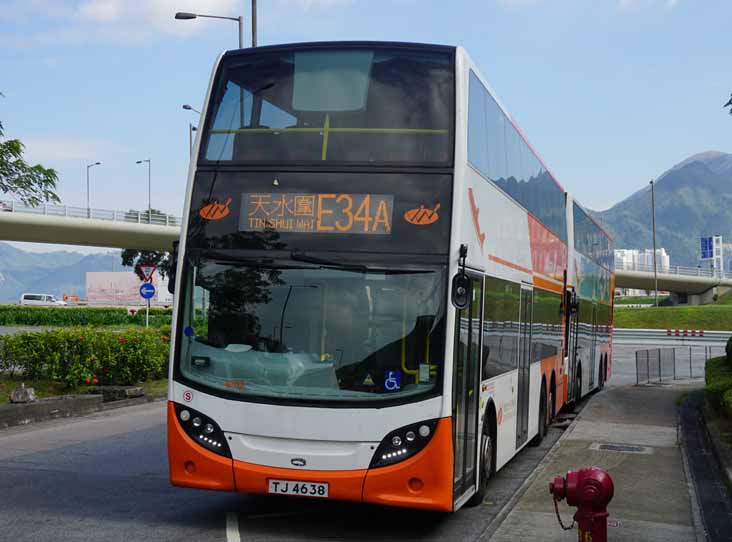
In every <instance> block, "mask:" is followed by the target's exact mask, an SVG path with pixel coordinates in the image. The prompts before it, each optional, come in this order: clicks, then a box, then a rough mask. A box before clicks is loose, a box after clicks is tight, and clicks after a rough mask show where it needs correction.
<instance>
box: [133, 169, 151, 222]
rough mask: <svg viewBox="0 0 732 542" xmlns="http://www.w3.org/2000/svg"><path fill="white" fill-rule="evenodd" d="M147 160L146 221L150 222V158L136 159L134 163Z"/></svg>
mask: <svg viewBox="0 0 732 542" xmlns="http://www.w3.org/2000/svg"><path fill="white" fill-rule="evenodd" d="M145 162H147V223H148V224H152V198H151V197H150V186H151V183H150V168H151V165H150V159H149V158H148V159H147V160H138V161H137V162H135V164H142V163H145Z"/></svg>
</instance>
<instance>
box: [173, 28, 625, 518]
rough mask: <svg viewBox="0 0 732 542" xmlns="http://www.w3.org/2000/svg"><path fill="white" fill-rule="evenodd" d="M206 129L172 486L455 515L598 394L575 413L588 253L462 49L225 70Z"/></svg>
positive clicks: (241, 64)
mask: <svg viewBox="0 0 732 542" xmlns="http://www.w3.org/2000/svg"><path fill="white" fill-rule="evenodd" d="M201 121H202V124H201V129H200V130H199V132H198V137H197V141H196V144H195V152H194V157H195V159H194V160H193V161H192V162H191V166H190V171H189V179H188V188H187V193H186V198H185V208H184V217H186V219H185V224H184V227H183V231H182V235H181V239H180V244H179V247H178V249H177V254H176V259H177V265H176V272H175V277H174V280H171V284H174V285H175V303H174V307H175V308H174V330H173V334H172V345H173V348H172V349H171V363H170V390H169V403H168V452H169V465H170V478H171V481H172V483H173V484H174V485H178V486H185V487H197V488H206V489H215V490H226V491H241V492H249V493H260V494H274V495H298V496H306V497H311V498H328V499H338V500H349V501H359V502H369V503H377V504H384V505H392V506H404V507H412V508H421V509H431V510H440V511H455V510H457V509H459V508H460V507H462V506H463V505H465V504H473V505H474V504H478V503H480V502H481V501H482V499H483V498H484V496H485V495H486V493H487V491H488V487H489V486H488V480H489V478H490V477H491V475H492V474H493V473H494V472H495V471H496V470H497V469H500V468H501V467H502V466H503V465H505V464H506V463H507V462H508V461H509V460H510V459H511V458H512V457H513V456H514V455H515V454H516V453H517V452H518V451H519V450H521V449H522V448H523V447H524V446H526V445H527V444H528V443H530V442H533V443H537V442H539V441H540V440H541V439H542V437H543V435H544V431H545V430H546V425H547V423H548V421H549V420H550V417H551V416H552V415H553V413H554V412H556V411H557V410H558V409H559V408H561V406H562V405H563V404H564V403H565V402H566V401H567V400H573V399H576V398H578V397H580V396H581V395H582V392H584V393H587V392H588V391H589V390H590V389H592V388H593V382H598V381H597V380H594V381H592V380H590V379H584V380H581V381H580V382H581V385H579V386H575V388H576V391H575V389H573V390H571V395H570V390H569V387H570V384H571V383H576V382H577V378H576V375H575V374H573V373H570V369H571V367H576V368H579V367H580V366H581V367H582V370H583V371H585V374H588V372H589V371H590V370H591V369H590V365H589V357H588V356H589V355H590V352H589V351H587V345H588V344H589V348H590V350H591V353H592V354H593V355H594V354H598V355H602V354H603V353H605V351H607V352H608V353H609V349H607V348H605V347H603V346H602V337H601V336H599V335H598V333H597V330H596V329H595V327H593V326H594V324H593V322H599V321H600V319H599V318H596V317H595V316H590V317H589V319H590V324H589V327H588V326H587V325H586V322H585V320H586V319H585V320H582V318H584V314H585V312H586V311H585V310H584V306H582V302H583V301H582V300H588V302H589V305H588V306H589V307H595V306H596V305H597V302H598V301H599V300H598V299H595V298H594V297H592V295H590V297H587V294H586V293H585V291H584V290H583V289H582V288H581V287H580V280H581V281H582V284H584V281H585V280H586V279H585V276H584V275H582V272H583V271H582V269H584V268H578V270H577V271H576V272H575V270H574V268H573V267H571V266H569V260H570V258H571V257H573V256H574V255H575V254H577V259H578V261H580V259H581V258H586V260H587V262H589V263H587V265H588V266H589V265H590V264H594V263H595V259H596V256H597V255H596V252H597V251H596V250H595V249H591V250H590V251H589V254H584V252H583V251H582V250H578V251H576V250H575V243H574V242H573V238H572V235H573V231H574V230H573V228H572V227H571V226H572V224H573V220H574V218H573V216H574V215H573V208H572V207H571V205H572V201H571V198H568V197H567V196H566V195H565V192H564V190H563V189H562V188H561V187H560V186H559V185H558V184H557V183H556V181H555V180H554V178H553V176H552V175H551V174H550V173H549V171H548V170H547V168H546V167H545V166H544V165H543V163H542V162H541V160H540V159H539V158H538V156H537V155H536V153H535V152H534V151H533V150H532V149H531V147H530V146H529V145H528V144H527V143H526V140H525V138H524V137H523V135H522V134H521V132H520V131H519V129H518V128H517V126H516V124H515V123H514V122H513V120H512V119H511V117H510V116H509V115H508V114H507V113H506V112H505V110H504V109H503V107H502V106H501V105H500V104H499V102H498V101H497V100H496V99H495V98H494V95H493V93H492V92H491V91H489V89H488V86H487V85H486V83H485V80H484V79H483V78H482V77H481V76H480V74H479V71H478V69H477V68H476V67H475V66H474V64H473V63H472V62H471V60H470V59H469V57H468V55H467V54H466V52H465V51H464V50H463V49H461V48H459V47H445V46H433V45H421V44H404V43H374V42H338V43H311V44H297V45H283V46H268V47H259V48H256V49H245V50H238V51H229V52H226V53H224V54H223V55H222V56H221V57H220V58H219V60H218V61H217V63H216V65H215V67H214V70H213V74H212V77H211V82H210V85H209V89H208V93H207V97H206V102H205V105H204V108H203V111H202V118H201ZM577 216H579V215H577ZM588 220H589V221H590V223H592V224H594V223H593V222H592V221H591V220H590V219H589V217H588ZM575 229H577V228H576V227H575ZM578 231H579V230H578ZM597 231H599V232H600V233H601V234H602V235H604V239H606V238H607V236H606V235H605V234H604V232H602V230H599V229H598V230H597ZM608 243H609V240H608ZM582 246H583V245H580V248H582ZM592 246H594V245H592ZM608 246H609V244H608ZM582 261H583V262H584V261H585V260H582ZM600 263H602V262H600ZM602 269H604V268H602ZM610 269H612V267H610ZM595 276H596V277H597V280H605V279H607V280H608V281H609V280H610V278H609V276H607V275H606V274H602V273H596V274H595V275H593V277H595ZM587 280H589V279H587ZM592 280H596V279H592ZM608 288H609V285H608ZM586 289H587V292H590V290H591V288H590V287H589V286H588V287H587V288H586ZM590 312H591V314H592V315H594V314H595V313H594V312H592V310H591V311H590ZM572 330H574V331H572ZM570 331H572V332H571V333H570ZM588 337H589V339H590V340H589V342H588ZM570 343H572V344H571V345H570ZM570 346H571V349H570ZM603 348H605V349H604V350H603ZM570 350H571V351H572V352H575V353H576V354H575V355H574V356H570V355H569V354H570ZM570 359H572V360H573V361H576V363H574V364H573V365H572V364H570V363H569V360H570ZM603 359H604V358H603ZM585 360H587V361H585ZM593 360H594V358H593ZM600 366H601V363H599V362H598V363H595V364H594V365H593V367H594V368H595V370H597V371H599V370H600ZM598 374H599V373H598ZM595 387H596V385H595Z"/></svg>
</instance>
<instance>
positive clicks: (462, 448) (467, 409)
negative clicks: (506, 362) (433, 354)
mask: <svg viewBox="0 0 732 542" xmlns="http://www.w3.org/2000/svg"><path fill="white" fill-rule="evenodd" d="M471 288H472V295H471V300H470V304H469V305H468V306H467V307H466V308H464V309H462V310H458V311H456V316H455V326H456V327H455V363H454V364H453V375H452V379H453V390H452V419H453V440H454V442H453V444H454V446H453V449H454V450H455V473H454V484H453V497H454V499H455V503H457V502H458V501H459V500H460V499H461V497H463V496H464V495H465V494H466V492H467V491H469V490H470V489H471V488H472V487H473V486H474V485H475V481H476V476H477V469H476V462H477V456H478V439H477V438H476V437H477V435H478V419H479V411H480V408H479V407H480V405H479V401H480V346H481V345H480V343H481V340H482V336H483V325H482V316H483V315H482V308H483V279H482V278H478V277H477V276H473V275H471Z"/></svg>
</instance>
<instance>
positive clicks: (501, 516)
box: [477, 394, 597, 542]
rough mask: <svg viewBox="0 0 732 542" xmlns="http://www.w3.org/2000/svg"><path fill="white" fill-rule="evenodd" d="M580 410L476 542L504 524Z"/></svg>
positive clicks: (568, 432) (573, 425) (574, 424)
mask: <svg viewBox="0 0 732 542" xmlns="http://www.w3.org/2000/svg"><path fill="white" fill-rule="evenodd" d="M596 396H597V394H593V395H592V397H590V398H589V399H588V400H587V401H586V402H585V404H584V405H582V410H584V409H585V408H586V407H587V406H588V405H589V404H590V403H591V402H592V401H594V400H595V397H596ZM582 410H580V412H578V413H577V416H576V417H575V418H574V420H572V423H570V424H569V427H567V429H565V430H564V433H562V436H560V437H559V438H558V439H557V441H556V442H555V443H554V445H553V446H552V447H551V448H549V451H548V452H547V453H546V455H545V456H544V457H543V458H542V460H541V461H539V463H538V464H537V465H536V467H535V468H534V470H533V471H531V473H530V474H529V475H528V476H527V477H526V479H525V480H524V481H523V483H522V484H521V485H520V486H519V488H518V489H517V490H516V491H515V492H514V494H513V495H512V496H511V498H510V499H509V500H508V502H506V504H504V505H503V507H502V508H501V509H500V510H499V511H498V513H497V514H496V516H495V517H494V518H493V520H492V521H491V522H490V523H489V524H488V525H487V526H486V528H485V529H484V530H483V532H482V533H480V536H479V537H478V538H477V540H478V541H486V542H487V541H488V540H490V538H491V537H492V536H493V535H494V534H495V532H496V531H497V530H498V529H499V527H500V526H501V524H502V523H503V522H504V520H505V519H506V518H507V517H508V515H509V514H510V513H511V511H512V510H513V509H514V507H515V506H516V504H518V502H519V500H521V497H523V496H524V493H526V491H527V490H528V489H529V487H530V486H531V484H533V483H534V480H536V478H537V476H539V472H541V471H542V470H543V469H544V467H546V466H547V465H548V464H549V462H551V461H552V460H553V459H554V456H555V455H556V453H557V450H558V449H559V447H560V446H561V444H562V441H563V440H564V438H565V437H566V436H567V435H569V434H571V433H572V431H573V430H574V428H575V426H576V425H577V422H578V421H579V420H580V419H581V418H582ZM548 495H549V487H548V486H547V496H548Z"/></svg>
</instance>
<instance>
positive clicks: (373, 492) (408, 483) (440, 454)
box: [168, 402, 453, 512]
mask: <svg viewBox="0 0 732 542" xmlns="http://www.w3.org/2000/svg"><path fill="white" fill-rule="evenodd" d="M452 457H453V452H452V426H451V420H450V418H443V419H441V420H439V422H438V424H437V428H436V430H435V433H434V436H433V437H432V439H431V441H430V442H429V444H427V446H425V448H424V449H423V450H421V451H420V452H419V453H417V454H416V455H414V456H412V457H410V458H409V459H406V460H405V461H402V462H399V463H396V464H394V465H390V466H387V467H380V468H375V469H361V470H337V471H332V470H301V469H284V468H278V467H268V466H264V465H255V464H252V463H246V462H244V461H238V460H232V459H230V458H228V457H223V456H220V455H218V454H215V453H213V452H210V451H208V450H206V449H205V448H203V447H201V446H199V445H198V444H196V443H195V442H194V441H193V440H192V439H191V438H190V437H189V436H188V435H187V434H186V433H185V431H184V430H183V428H182V427H181V426H180V423H179V421H178V418H177V416H176V415H175V408H174V406H173V403H172V402H169V403H168V463H169V466H170V481H171V483H172V484H173V485H175V486H181V487H194V488H200V489H212V490H218V491H241V492H246V493H257V494H267V493H268V488H269V480H270V479H278V480H293V481H298V482H318V483H327V484H328V488H329V490H328V493H329V496H328V498H330V499H334V500H343V501H355V502H368V503H374V504H384V505H389V506H402V507H408V508H421V509H429V510H440V511H445V512H450V511H452V509H453V496H452V473H453V462H452Z"/></svg>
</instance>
